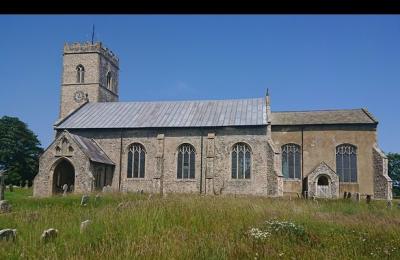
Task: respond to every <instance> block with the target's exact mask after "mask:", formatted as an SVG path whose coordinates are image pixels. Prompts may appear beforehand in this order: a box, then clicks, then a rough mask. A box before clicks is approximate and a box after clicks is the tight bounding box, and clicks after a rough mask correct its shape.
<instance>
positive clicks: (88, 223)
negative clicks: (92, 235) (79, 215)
mask: <svg viewBox="0 0 400 260" xmlns="http://www.w3.org/2000/svg"><path fill="white" fill-rule="evenodd" d="M90 223H92V221H90V220H89V219H88V220H85V221H83V222H82V223H81V227H80V232H81V233H83V232H85V230H86V229H87V228H88V226H89V225H90Z"/></svg>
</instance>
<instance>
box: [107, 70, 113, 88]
mask: <svg viewBox="0 0 400 260" xmlns="http://www.w3.org/2000/svg"><path fill="white" fill-rule="evenodd" d="M112 85H113V78H112V74H111V71H109V72H108V73H107V88H108V89H109V90H113V89H112Z"/></svg>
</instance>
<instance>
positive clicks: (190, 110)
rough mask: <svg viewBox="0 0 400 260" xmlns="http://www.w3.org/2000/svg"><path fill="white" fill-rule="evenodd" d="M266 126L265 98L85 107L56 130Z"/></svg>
mask: <svg viewBox="0 0 400 260" xmlns="http://www.w3.org/2000/svg"><path fill="white" fill-rule="evenodd" d="M251 125H267V113H266V104H265V98H249V99H230V100H193V101H155V102H154V101H152V102H100V103H87V104H86V105H84V106H82V107H80V108H79V109H78V110H77V111H75V112H74V113H72V114H71V115H69V116H68V117H67V118H65V119H64V120H61V121H60V122H59V123H58V124H57V123H56V125H55V128H56V129H69V128H71V129H82V128H157V127H207V126H208V127H219V126H251Z"/></svg>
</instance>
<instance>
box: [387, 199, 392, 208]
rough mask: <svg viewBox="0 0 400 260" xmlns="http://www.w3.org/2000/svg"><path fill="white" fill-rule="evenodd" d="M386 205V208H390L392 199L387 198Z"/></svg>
mask: <svg viewBox="0 0 400 260" xmlns="http://www.w3.org/2000/svg"><path fill="white" fill-rule="evenodd" d="M386 205H387V208H388V209H392V205H393V204H392V201H391V200H388V201H387V204H386Z"/></svg>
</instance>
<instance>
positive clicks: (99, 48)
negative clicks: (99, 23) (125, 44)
mask: <svg viewBox="0 0 400 260" xmlns="http://www.w3.org/2000/svg"><path fill="white" fill-rule="evenodd" d="M91 52H97V53H99V54H102V55H104V56H105V57H107V58H108V59H110V60H111V61H112V62H113V63H115V65H116V66H117V67H119V58H118V57H117V55H116V54H114V53H113V52H112V51H111V50H110V49H108V48H107V47H105V46H104V45H103V44H102V43H101V42H94V43H91V42H75V43H65V44H64V54H73V53H91Z"/></svg>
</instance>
